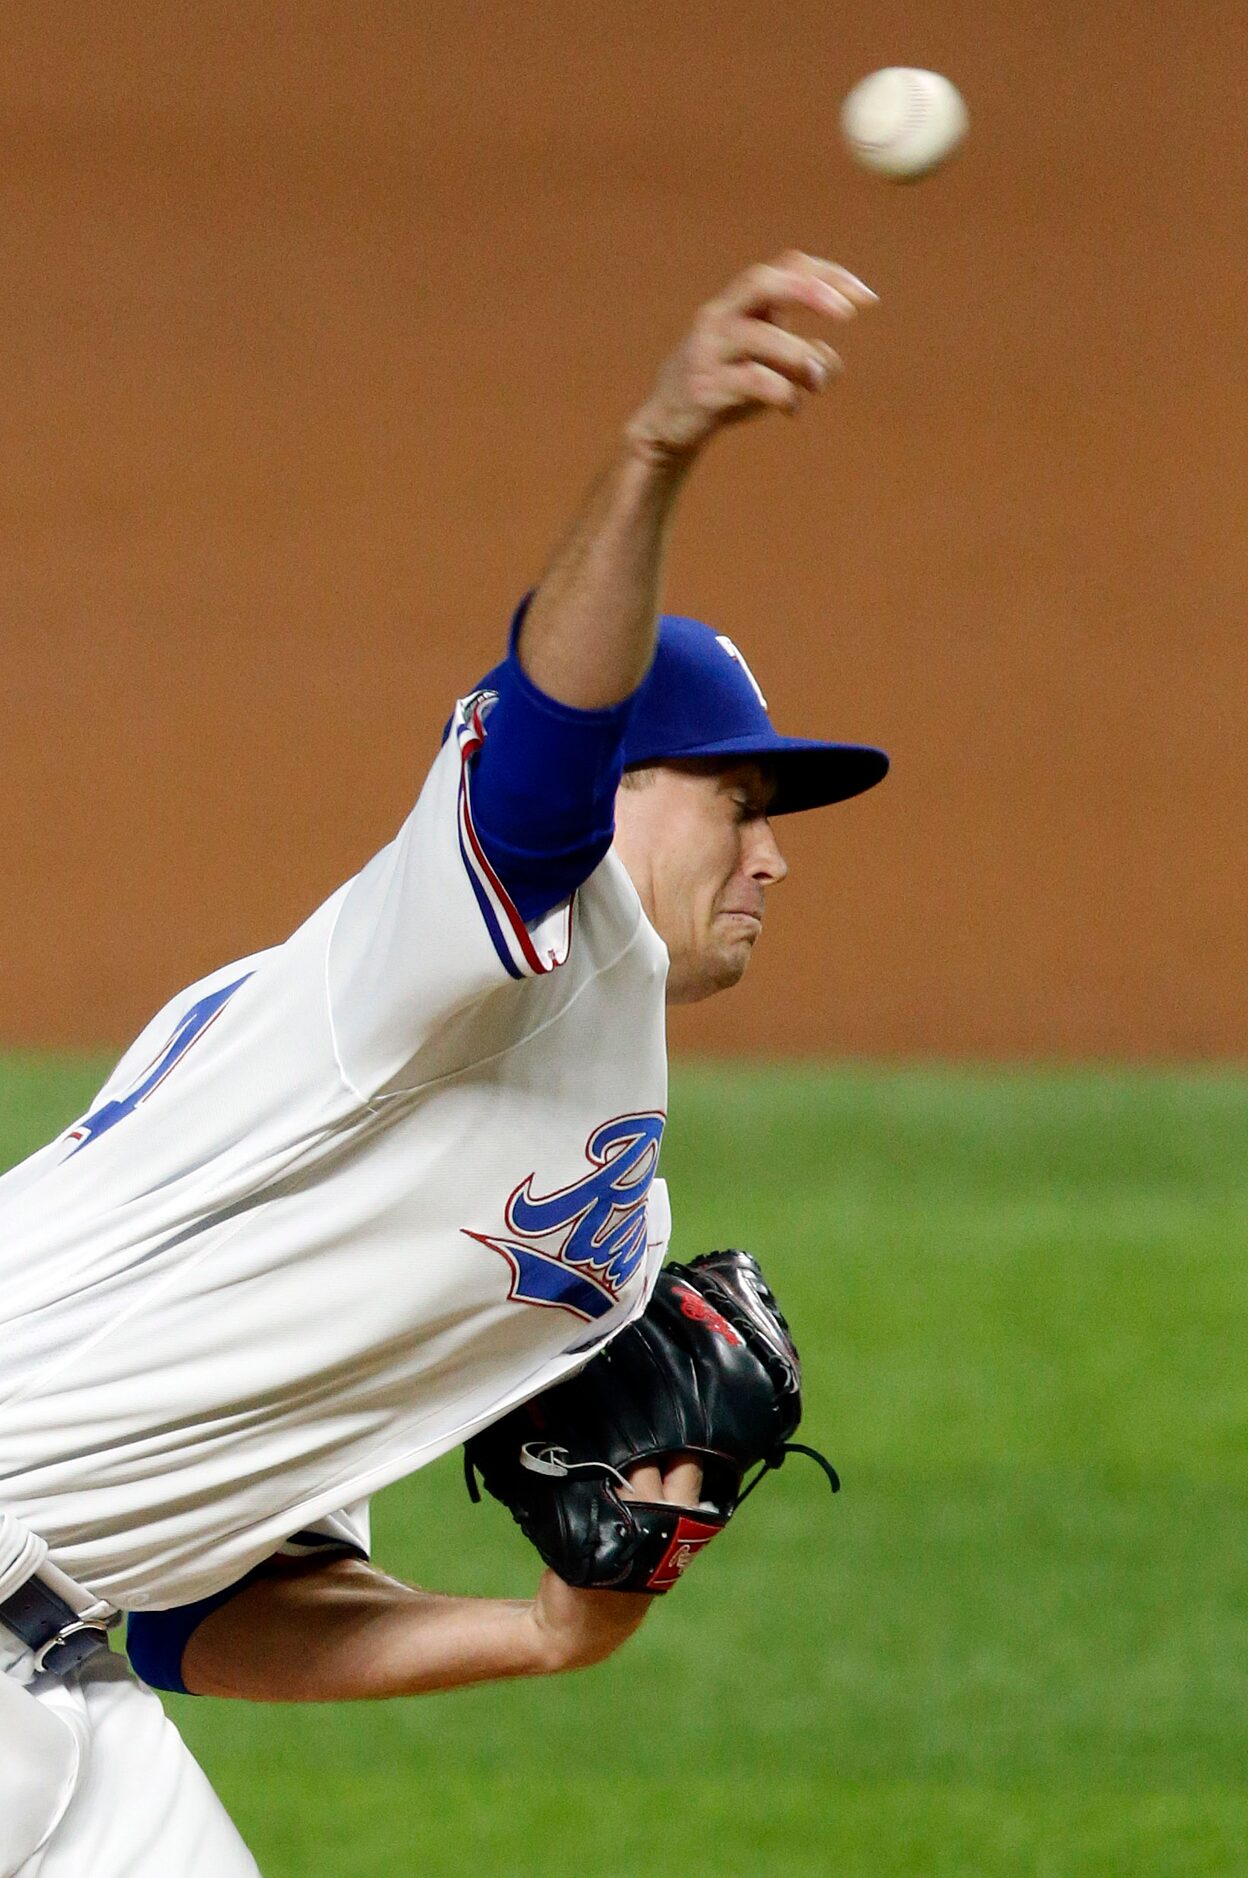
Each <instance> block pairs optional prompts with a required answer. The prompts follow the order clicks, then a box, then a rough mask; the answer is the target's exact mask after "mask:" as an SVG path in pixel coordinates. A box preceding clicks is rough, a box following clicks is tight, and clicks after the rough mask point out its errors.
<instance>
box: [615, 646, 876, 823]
mask: <svg viewBox="0 0 1248 1878" xmlns="http://www.w3.org/2000/svg"><path fill="white" fill-rule="evenodd" d="M685 757H721V758H722V759H723V760H724V761H725V762H726V763H728V762H732V761H734V760H736V761H740V762H745V761H747V760H748V759H750V758H751V757H753V758H756V759H757V760H758V761H759V762H764V763H766V764H768V765H769V766H770V768H771V769H772V771H773V773H774V775H775V778H776V794H775V797H774V799H773V801H772V804H771V808H770V811H769V813H770V814H772V815H792V814H793V813H794V812H795V811H797V810H798V809H818V808H824V807H826V806H827V804H828V803H831V802H845V801H847V800H848V799H849V797H850V796H858V795H861V794H862V793H863V791H864V790H866V789H873V788H874V787H875V785H876V783H878V782H882V781H883V780H884V777H885V776H886V775H887V774H888V758H887V756H886V755H885V754H884V752H883V750H876V749H873V748H872V747H871V746H870V745H868V744H862V743H826V742H820V741H817V740H815V739H814V738H810V737H782V736H781V735H780V733H779V732H778V731H777V730H776V729H775V728H774V727H773V725H772V722H771V719H770V717H769V716H768V715H767V700H766V698H765V697H764V696H763V693H762V690H761V688H760V687H759V684H758V681H757V679H756V678H755V677H754V674H753V672H752V671H751V670H750V668H749V666H748V665H747V664H746V662H745V659H744V658H743V657H742V655H741V653H740V652H739V651H738V650H737V648H736V646H735V645H734V644H733V642H732V640H731V639H729V638H728V637H727V635H726V634H724V633H717V632H716V631H715V629H714V627H712V626H706V625H704V624H703V622H702V621H701V620H696V619H682V618H679V617H678V616H676V615H674V614H670V613H665V614H664V615H663V616H662V618H661V619H660V620H659V630H658V636H657V642H656V645H655V653H654V663H653V664H652V665H651V667H650V670H649V671H648V672H647V674H646V676H645V678H644V679H643V680H642V683H641V685H640V687H639V688H638V690H637V692H636V694H635V696H634V698H633V705H632V711H631V714H630V716H629V720H628V730H627V732H626V734H625V737H624V767H625V768H626V769H631V768H634V767H636V766H637V765H640V764H643V763H662V762H671V761H673V760H680V759H682V758H685Z"/></svg>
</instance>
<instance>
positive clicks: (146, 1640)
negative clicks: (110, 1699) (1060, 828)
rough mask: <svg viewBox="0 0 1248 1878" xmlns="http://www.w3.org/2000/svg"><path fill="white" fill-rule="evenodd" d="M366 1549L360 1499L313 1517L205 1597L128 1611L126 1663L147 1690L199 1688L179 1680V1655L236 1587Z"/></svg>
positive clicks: (358, 1555) (356, 1556)
mask: <svg viewBox="0 0 1248 1878" xmlns="http://www.w3.org/2000/svg"><path fill="white" fill-rule="evenodd" d="M368 1549H369V1513H368V1502H367V1501H366V1500H365V1501H361V1502H359V1503H358V1504H357V1505H355V1506H351V1507H346V1508H344V1509H343V1511H342V1512H340V1513H333V1514H330V1515H328V1516H327V1517H326V1518H324V1519H321V1520H318V1521H317V1524H316V1526H315V1527H311V1528H308V1529H307V1530H304V1531H300V1532H296V1533H292V1534H291V1536H290V1538H289V1539H287V1540H286V1542H285V1543H284V1544H283V1545H282V1546H280V1547H279V1548H278V1550H277V1551H276V1552H275V1553H273V1555H272V1557H270V1558H267V1559H265V1560H264V1561H263V1562H262V1563H261V1564H259V1565H257V1566H255V1567H254V1569H253V1570H252V1571H249V1572H247V1573H246V1574H245V1576H244V1577H242V1578H240V1579H238V1580H237V1582H236V1583H235V1584H232V1585H227V1586H225V1588H224V1589H223V1590H221V1591H215V1592H213V1593H212V1594H211V1596H209V1597H206V1598H197V1599H196V1600H195V1602H194V1603H193V1604H179V1605H175V1606H174V1608H173V1609H171V1610H167V1611H135V1612H132V1614H131V1616H130V1620H129V1622H128V1624H127V1626H126V1654H127V1656H128V1657H129V1659H130V1663H131V1666H132V1667H133V1669H134V1670H135V1672H136V1673H137V1674H138V1675H139V1676H141V1677H142V1679H143V1681H144V1682H146V1683H148V1684H149V1685H150V1687H151V1688H153V1689H170V1690H173V1691H174V1692H175V1693H177V1694H181V1695H193V1694H196V1693H199V1691H198V1690H196V1689H189V1688H188V1687H187V1684H186V1682H185V1681H184V1679H183V1674H182V1669H183V1658H184V1656H185V1654H186V1650H187V1646H188V1644H189V1643H190V1641H191V1638H192V1637H193V1636H194V1635H195V1633H196V1632H197V1631H198V1630H199V1628H200V1626H201V1625H202V1624H203V1623H204V1621H205V1619H206V1618H208V1617H210V1616H211V1615H212V1613H213V1612H214V1611H219V1610H221V1609H222V1607H223V1606H225V1605H228V1604H232V1603H233V1602H234V1600H235V1599H237V1598H238V1597H239V1596H240V1594H241V1593H242V1592H244V1591H245V1590H247V1589H248V1588H249V1587H250V1586H252V1585H255V1584H258V1583H259V1582H261V1581H262V1580H264V1579H268V1578H274V1577H281V1576H285V1575H287V1574H291V1573H300V1572H308V1571H324V1570H328V1569H330V1568H332V1567H335V1566H337V1565H340V1564H341V1563H342V1561H343V1560H351V1561H358V1560H360V1559H367V1557H368Z"/></svg>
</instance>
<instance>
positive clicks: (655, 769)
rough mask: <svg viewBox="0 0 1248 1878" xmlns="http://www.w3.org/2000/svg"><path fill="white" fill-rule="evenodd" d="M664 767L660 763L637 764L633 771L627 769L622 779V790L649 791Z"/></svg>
mask: <svg viewBox="0 0 1248 1878" xmlns="http://www.w3.org/2000/svg"><path fill="white" fill-rule="evenodd" d="M661 767H662V766H661V765H660V764H658V763H636V764H634V765H633V767H632V769H626V770H625V771H624V774H623V775H622V776H621V777H620V788H621V789H648V788H649V787H650V785H651V783H652V782H653V781H654V780H655V778H656V777H657V775H658V773H659V770H660V768H661Z"/></svg>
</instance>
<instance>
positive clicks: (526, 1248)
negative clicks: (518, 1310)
mask: <svg viewBox="0 0 1248 1878" xmlns="http://www.w3.org/2000/svg"><path fill="white" fill-rule="evenodd" d="M665 1119H666V1118H665V1117H664V1116H663V1115H662V1114H661V1113H657V1112H656V1113H649V1114H643V1115H619V1116H616V1117H615V1118H614V1119H613V1120H611V1121H609V1122H604V1123H603V1124H602V1126H601V1128H596V1129H595V1130H594V1132H593V1134H592V1135H591V1136H590V1137H589V1140H588V1141H587V1142H586V1144H585V1155H586V1159H587V1160H588V1161H589V1162H590V1170H589V1172H588V1173H587V1174H585V1175H583V1176H582V1178H581V1179H580V1180H576V1181H573V1183H572V1184H571V1186H568V1187H559V1188H557V1189H556V1190H555V1192H553V1193H535V1192H534V1191H533V1178H534V1177H533V1175H532V1174H529V1175H527V1176H526V1178H525V1179H524V1180H522V1181H521V1183H520V1185H519V1186H518V1187H516V1188H515V1190H514V1191H513V1193H512V1195H511V1198H510V1199H509V1200H508V1202H507V1210H506V1221H507V1230H506V1232H505V1233H499V1234H495V1233H485V1232H472V1231H470V1230H469V1228H468V1227H467V1226H465V1227H463V1228H462V1231H463V1233H464V1235H465V1237H466V1238H469V1239H475V1240H476V1241H477V1243H478V1245H488V1246H489V1247H490V1249H491V1251H493V1252H497V1253H499V1254H500V1255H501V1256H502V1257H503V1258H505V1259H506V1261H507V1263H508V1265H509V1266H510V1267H511V1290H510V1292H509V1294H508V1295H509V1297H511V1298H512V1299H513V1300H514V1301H515V1302H516V1303H519V1304H546V1305H554V1307H555V1308H556V1309H557V1310H562V1311H571V1313H572V1315H573V1316H574V1317H580V1318H583V1319H584V1320H585V1321H586V1322H587V1323H592V1322H594V1321H595V1320H596V1319H598V1318H600V1317H605V1316H606V1314H607V1312H608V1311H612V1310H614V1309H615V1306H616V1305H617V1304H618V1303H619V1300H620V1294H621V1292H622V1291H623V1290H624V1287H625V1286H626V1285H627V1283H628V1281H629V1279H630V1278H631V1277H632V1276H633V1274H634V1272H635V1271H636V1270H637V1267H638V1266H639V1265H640V1264H641V1262H642V1260H643V1259H644V1257H645V1254H646V1243H647V1225H646V1197H647V1195H648V1194H649V1192H650V1183H651V1181H652V1180H653V1179H654V1170H655V1168H656V1167H657V1166H658V1161H659V1143H660V1141H661V1140H662V1138H663V1124H664V1121H665Z"/></svg>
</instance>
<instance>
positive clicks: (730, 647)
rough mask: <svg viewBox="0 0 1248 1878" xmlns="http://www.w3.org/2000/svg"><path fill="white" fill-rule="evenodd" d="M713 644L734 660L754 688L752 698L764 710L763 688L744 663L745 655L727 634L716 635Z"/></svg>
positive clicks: (765, 704) (765, 701)
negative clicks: (720, 647)
mask: <svg viewBox="0 0 1248 1878" xmlns="http://www.w3.org/2000/svg"><path fill="white" fill-rule="evenodd" d="M715 644H716V645H717V646H722V647H723V648H724V651H725V652H726V653H727V654H728V657H729V658H730V659H735V660H736V661H737V664H738V665H739V666H740V667H741V670H742V671H743V672H744V673H745V675H746V677H747V678H748V679H749V681H750V683H751V684H752V685H753V687H754V696H755V697H756V698H757V699H758V701H759V703H760V704H761V705H762V707H763V709H764V710H766V709H767V700H766V698H765V697H764V696H763V687H762V686H761V685H760V684H759V682H758V680H757V678H755V676H754V674H753V672H752V671H751V670H750V668H749V665H748V664H747V662H746V658H745V654H744V653H743V652H742V651H741V648H740V647H739V646H735V645H734V644H733V642H732V640H731V639H730V638H729V637H728V635H727V633H716V635H715Z"/></svg>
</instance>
